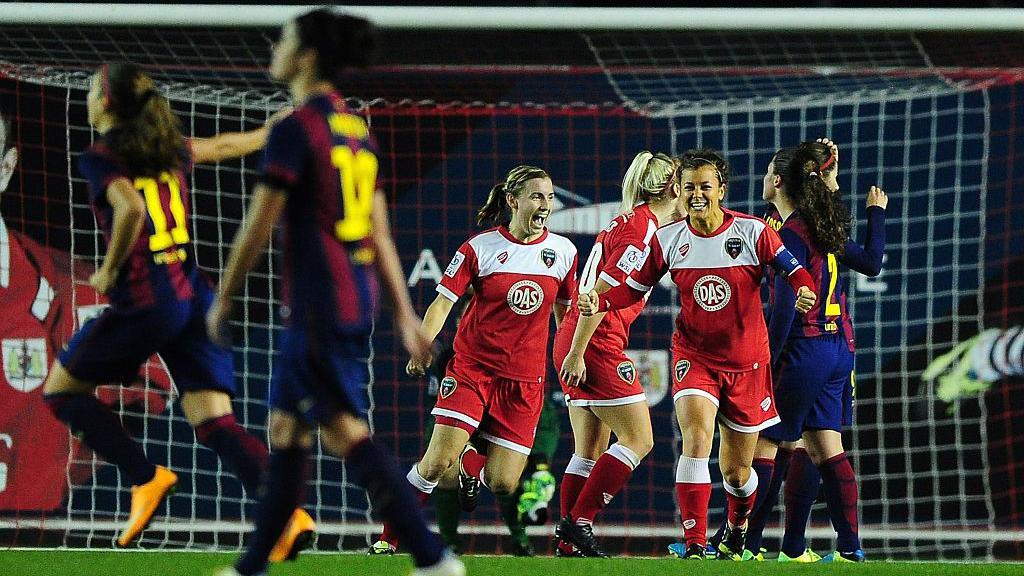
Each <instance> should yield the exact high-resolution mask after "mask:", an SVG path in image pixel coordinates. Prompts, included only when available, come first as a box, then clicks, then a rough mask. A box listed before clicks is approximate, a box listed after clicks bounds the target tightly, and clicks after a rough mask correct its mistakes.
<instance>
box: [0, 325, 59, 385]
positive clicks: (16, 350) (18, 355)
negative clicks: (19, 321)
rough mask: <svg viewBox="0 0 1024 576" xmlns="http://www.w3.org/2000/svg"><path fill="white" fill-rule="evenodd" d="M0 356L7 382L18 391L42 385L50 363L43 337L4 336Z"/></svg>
mask: <svg viewBox="0 0 1024 576" xmlns="http://www.w3.org/2000/svg"><path fill="white" fill-rule="evenodd" d="M2 350H3V352H2V355H0V358H2V359H3V363H4V376H5V377H6V378H7V383H8V384H9V385H10V386H11V388H14V389H15V390H17V391H18V392H31V391H33V390H35V389H36V388H39V387H40V386H42V385H43V381H45V380H46V374H47V373H48V372H49V370H50V364H49V362H48V359H47V353H46V340H45V339H43V338H4V339H3V348H2Z"/></svg>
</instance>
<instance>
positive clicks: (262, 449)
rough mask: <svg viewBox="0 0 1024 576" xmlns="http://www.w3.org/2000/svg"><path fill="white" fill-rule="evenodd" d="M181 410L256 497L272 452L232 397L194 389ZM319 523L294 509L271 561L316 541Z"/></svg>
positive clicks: (291, 557)
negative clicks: (241, 418)
mask: <svg viewBox="0 0 1024 576" xmlns="http://www.w3.org/2000/svg"><path fill="white" fill-rule="evenodd" d="M181 410H182V412H183V413H184V414H185V419H187V420H188V422H189V424H191V425H192V427H193V428H194V429H195V431H196V438H197V439H198V440H199V442H200V443H201V444H203V445H204V446H206V447H208V448H210V449H211V450H213V451H214V452H215V453H216V454H217V456H218V457H219V458H220V459H221V461H222V462H224V464H225V465H226V466H227V467H228V468H229V469H230V470H231V471H232V472H234V474H235V476H236V477H237V478H238V479H239V480H240V481H241V482H242V486H243V487H245V492H246V493H247V494H249V496H250V497H253V498H254V497H255V496H256V493H257V491H258V490H259V486H260V479H261V478H262V476H263V473H264V471H265V470H266V469H267V459H268V458H269V453H268V452H267V447H266V446H264V445H263V442H261V441H260V439H259V438H257V437H256V436H254V435H253V434H250V433H249V432H248V431H246V430H245V428H243V427H242V426H241V425H240V424H239V423H238V421H237V420H235V415H234V411H233V409H232V406H231V397H230V396H228V394H227V393H226V392H223V391H221V390H190V391H187V392H185V393H183V394H182V395H181ZM315 530H316V523H314V522H313V518H311V517H310V515H309V514H308V513H307V512H306V511H305V510H303V509H302V508H301V507H300V508H296V509H295V511H294V512H293V513H292V516H291V518H290V519H289V520H288V524H287V525H286V526H285V530H284V532H283V533H282V534H281V537H280V538H279V539H278V541H277V543H276V544H275V545H274V549H273V550H271V551H270V561H271V562H282V561H284V560H294V559H295V557H296V556H297V555H298V554H299V552H301V551H302V550H305V549H306V548H308V547H309V545H310V544H312V543H313V534H314V531H315Z"/></svg>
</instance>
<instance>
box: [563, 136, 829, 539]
mask: <svg viewBox="0 0 1024 576" xmlns="http://www.w3.org/2000/svg"><path fill="white" fill-rule="evenodd" d="M677 174H678V177H679V181H680V185H681V192H680V194H681V196H680V202H681V204H682V207H683V208H684V209H685V210H686V213H687V216H686V217H685V218H684V219H683V220H681V221H679V222H676V223H674V224H669V225H668V226H665V227H663V228H660V229H658V231H657V232H655V234H654V238H652V239H651V253H650V256H649V257H648V258H647V261H646V262H645V263H644V265H643V266H642V267H641V268H640V269H638V270H634V271H633V272H632V273H631V275H630V282H628V283H626V284H623V285H620V286H618V287H615V288H613V289H611V290H609V291H608V292H606V293H605V294H597V293H596V292H594V291H591V292H589V293H587V294H581V295H580V300H579V306H580V313H581V314H583V315H584V316H589V315H592V314H595V313H597V312H604V311H608V310H617V309H622V308H627V307H629V306H632V305H634V304H635V303H637V302H639V301H640V300H641V299H642V298H643V297H644V294H646V292H647V291H648V290H650V288H651V287H652V286H654V284H655V283H656V282H658V281H659V280H660V279H661V277H662V276H664V275H665V274H671V277H672V280H673V282H674V283H675V284H676V286H678V287H679V304H680V313H679V317H678V318H677V320H676V329H675V332H674V333H673V335H672V352H673V399H674V401H675V408H676V418H677V420H678V423H679V428H680V430H681V431H682V437H683V445H682V455H681V456H680V458H679V463H678V466H677V468H676V492H677V496H678V499H679V507H680V514H681V518H682V522H683V529H684V537H685V541H686V553H685V557H687V558H704V557H705V556H706V550H705V546H706V544H707V536H706V532H707V513H708V500H709V498H710V496H711V475H710V472H709V470H708V459H709V457H710V455H711V444H712V439H713V437H714V424H715V417H716V416H718V418H719V419H720V420H721V424H720V426H719V431H720V433H721V444H720V449H719V462H720V465H721V468H722V476H723V478H724V480H725V490H726V493H727V498H728V502H729V514H728V516H729V525H728V530H727V535H726V538H725V542H726V543H730V544H731V543H734V542H736V541H739V542H742V540H743V532H744V530H745V528H746V518H747V515H748V514H749V513H750V506H751V504H752V503H753V498H754V495H755V493H756V491H757V476H756V475H754V474H753V473H752V471H751V469H750V464H751V461H752V460H753V455H754V454H753V453H754V445H755V444H756V442H757V433H758V432H759V431H760V430H762V429H764V428H767V427H768V426H771V425H772V424H775V423H776V422H778V421H779V418H778V415H777V413H776V411H775V403H774V399H773V397H772V384H771V368H770V366H769V360H770V354H769V350H768V331H767V328H766V327H765V323H764V316H763V312H762V307H761V298H760V283H761V279H762V277H763V274H764V268H765V267H766V266H771V267H773V268H775V269H776V270H777V271H778V272H779V273H780V274H782V275H784V276H785V277H786V278H787V279H788V280H789V282H790V283H791V285H792V286H793V289H794V291H796V293H797V299H796V304H795V306H796V308H797V309H798V310H799V311H800V312H806V311H807V310H809V309H810V307H811V305H813V303H814V301H815V294H814V291H813V289H812V288H811V282H810V280H811V279H810V276H809V275H808V274H807V272H806V271H805V270H804V269H803V268H802V267H801V266H800V265H799V263H797V261H796V260H795V259H794V258H793V256H792V255H791V254H790V253H789V252H788V251H787V250H786V248H785V246H783V245H782V240H780V239H779V236H778V234H777V233H776V232H775V231H774V230H772V229H771V228H769V227H768V226H767V225H766V224H765V222H764V221H763V220H761V219H760V218H755V217H752V216H748V215H746V214H741V213H739V212H735V211H732V210H728V209H725V208H723V207H722V206H721V202H722V200H723V199H724V197H725V193H726V187H727V185H728V178H729V167H728V164H727V163H726V162H725V160H724V159H723V158H722V157H721V156H720V155H719V154H717V153H716V152H714V151H712V150H707V149H697V150H689V151H687V152H686V153H684V154H683V156H682V158H681V161H680V165H679V168H678V170H677Z"/></svg>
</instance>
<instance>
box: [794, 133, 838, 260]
mask: <svg viewBox="0 0 1024 576" xmlns="http://www.w3.org/2000/svg"><path fill="white" fill-rule="evenodd" d="M835 169H836V159H835V157H834V156H833V155H832V150H831V149H829V147H828V146H825V145H824V144H822V143H820V142H804V143H802V144H800V145H799V146H797V147H796V150H795V151H794V152H793V159H792V160H791V161H790V162H789V165H788V166H787V167H786V170H785V175H784V176H783V182H784V183H785V185H786V194H787V195H788V196H789V197H790V199H792V200H793V204H794V205H795V206H796V209H797V211H799V212H800V215H801V216H802V217H803V218H804V221H805V222H807V224H808V227H809V228H810V232H811V238H812V240H813V241H814V243H815V245H816V246H817V247H818V249H820V250H822V251H824V252H832V253H834V254H842V253H843V249H844V248H845V247H846V240H847V238H849V236H850V212H849V210H847V209H846V206H844V205H843V203H842V202H840V201H839V195H838V194H837V193H835V192H833V191H832V189H831V188H829V187H828V184H826V183H825V180H824V176H825V174H827V173H829V172H831V171H833V170H835Z"/></svg>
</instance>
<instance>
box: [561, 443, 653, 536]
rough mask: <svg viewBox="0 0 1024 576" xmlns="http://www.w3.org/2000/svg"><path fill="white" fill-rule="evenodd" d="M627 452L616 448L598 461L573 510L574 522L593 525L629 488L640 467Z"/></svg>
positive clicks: (621, 447) (634, 455)
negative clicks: (629, 481)
mask: <svg viewBox="0 0 1024 576" xmlns="http://www.w3.org/2000/svg"><path fill="white" fill-rule="evenodd" d="M616 449H617V450H616ZM624 450H628V448H624V447H623V446H620V445H618V444H614V445H613V446H612V447H611V448H609V449H608V451H607V452H605V453H604V454H602V455H601V457H600V458H598V459H597V464H595V465H594V471H593V472H592V473H591V474H590V477H589V478H587V482H586V484H585V485H584V486H583V491H582V492H580V495H579V498H577V499H576V505H575V506H573V508H572V512H571V513H570V516H571V517H572V519H573V520H575V521H576V522H577V523H586V524H590V523H592V522H593V521H594V517H595V516H597V513H598V512H600V511H601V509H603V508H604V507H605V506H607V505H608V503H609V502H611V501H612V498H614V497H615V495H616V494H618V493H619V491H620V490H622V487H623V486H625V485H626V482H627V481H628V480H629V477H630V476H631V475H632V474H633V468H634V467H635V466H636V465H635V464H633V459H635V460H636V461H637V464H638V463H639V459H638V458H636V454H634V453H633V452H632V451H629V452H628V454H625V453H622V452H623V451H624ZM620 453H621V454H620ZM626 459H629V460H630V461H629V464H627V463H626V462H623V460H626Z"/></svg>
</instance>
